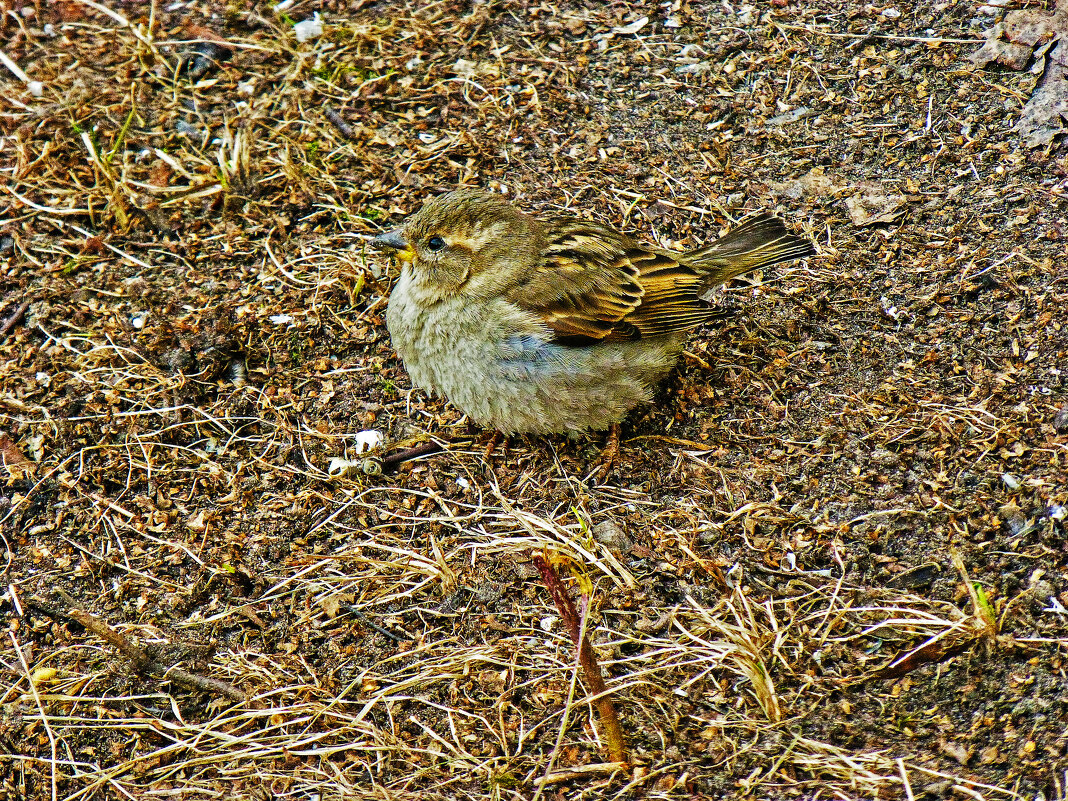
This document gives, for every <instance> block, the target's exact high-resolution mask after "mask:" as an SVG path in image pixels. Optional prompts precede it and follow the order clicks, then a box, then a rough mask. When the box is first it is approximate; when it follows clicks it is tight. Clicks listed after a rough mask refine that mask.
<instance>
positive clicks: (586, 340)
mask: <svg viewBox="0 0 1068 801" xmlns="http://www.w3.org/2000/svg"><path fill="white" fill-rule="evenodd" d="M544 222H545V224H546V229H545V230H546V244H545V249H544V254H543V258H542V260H541V262H540V264H539V265H538V266H537V267H536V268H535V269H534V270H533V271H532V272H531V273H530V275H528V276H527V277H526V279H525V280H524V281H523V282H521V284H520V285H519V286H517V287H515V288H514V289H513V290H512V293H511V296H510V300H512V301H513V302H514V303H516V304H517V305H519V306H522V307H523V308H526V309H528V310H530V311H533V312H535V313H536V314H538V315H539V316H540V317H541V318H542V320H544V321H545V324H546V325H547V326H548V327H549V329H550V330H551V331H552V332H553V333H554V335H555V337H556V339H557V340H559V341H561V342H565V343H567V344H572V345H583V344H593V343H596V342H610V341H619V340H631V339H641V338H643V337H650V336H658V335H663V334H670V333H673V332H680V331H685V330H687V329H689V328H693V327H695V326H697V325H700V324H701V323H703V322H704V321H705V320H707V319H708V317H709V310H708V308H707V307H706V306H705V304H704V303H702V302H701V300H700V299H699V298H698V294H699V293H700V292H701V290H702V289H703V288H704V286H705V285H706V284H707V282H706V280H705V279H704V277H703V276H702V273H701V272H700V271H699V270H697V269H694V268H693V267H689V266H686V265H685V264H681V263H680V262H679V261H678V260H677V259H675V258H674V257H673V256H672V255H671V254H670V253H668V252H666V251H660V250H653V249H650V248H644V247H642V246H641V245H639V244H638V243H637V242H636V241H635V240H633V239H631V238H630V237H628V236H625V235H623V234H620V233H618V232H616V231H613V230H612V229H610V228H605V227H603V226H600V225H597V224H596V223H592V222H589V221H587V220H581V219H577V218H570V217H556V218H550V219H548V220H545V221H544Z"/></svg>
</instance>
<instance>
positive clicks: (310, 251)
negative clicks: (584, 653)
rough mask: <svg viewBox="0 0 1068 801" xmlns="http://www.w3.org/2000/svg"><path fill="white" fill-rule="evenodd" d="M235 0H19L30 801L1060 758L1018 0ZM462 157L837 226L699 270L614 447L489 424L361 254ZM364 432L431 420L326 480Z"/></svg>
mask: <svg viewBox="0 0 1068 801" xmlns="http://www.w3.org/2000/svg"><path fill="white" fill-rule="evenodd" d="M238 5H239V4H222V3H214V2H204V3H198V4H195V5H190V4H172V5H170V6H166V7H164V6H162V5H156V6H147V5H144V6H142V4H133V3H119V2H112V3H106V4H95V3H87V2H81V1H77V2H75V1H71V2H57V3H54V4H48V5H47V6H46V5H43V4H33V3H24V2H21V0H14V2H8V4H7V6H6V7H5V8H4V10H5V12H10V13H5V14H4V15H3V16H2V18H0V41H3V42H4V44H3V51H4V53H5V54H6V55H7V56H8V57H9V58H10V59H11V60H12V61H14V62H15V63H16V65H17V66H18V67H19V68H21V70H22V71H24V73H25V76H26V79H27V80H28V81H29V83H26V82H23V81H22V80H21V79H20V78H19V77H16V76H15V75H14V74H13V73H11V72H10V71H9V70H6V69H5V70H4V72H3V75H0V89H2V92H0V95H2V98H0V135H2V136H3V139H4V148H3V151H2V152H3V156H0V170H2V173H3V175H4V186H3V187H0V296H2V297H0V299H2V303H3V308H2V309H0V316H2V317H3V318H4V320H5V321H6V322H3V323H0V332H2V335H3V337H4V339H3V342H2V344H0V355H2V361H0V412H2V421H3V429H4V433H5V435H6V439H0V454H2V455H3V461H4V464H5V465H6V468H5V469H6V471H7V473H8V476H9V477H8V481H7V483H6V488H5V490H4V493H3V495H2V497H0V504H2V506H0V517H2V528H0V533H2V535H3V538H4V545H5V549H6V554H7V584H8V585H9V587H10V590H9V592H8V595H7V596H6V599H5V602H6V603H7V605H8V609H9V611H10V613H11V618H10V619H11V625H10V632H9V636H8V637H7V638H6V640H5V643H4V645H3V646H2V649H3V653H4V661H5V665H6V669H7V673H6V678H5V679H4V685H3V686H4V704H5V705H4V707H3V719H2V722H0V732H2V734H3V743H4V745H5V750H6V751H7V752H8V753H10V754H15V755H17V758H13V759H10V760H7V761H5V762H4V763H3V764H4V767H3V768H2V770H3V773H4V783H5V789H6V792H8V794H9V795H11V796H12V797H23V798H43V797H48V796H50V795H54V796H55V797H63V798H67V797H78V798H83V797H84V798H88V797H101V798H104V797H119V796H134V797H139V796H142V795H146V794H149V793H160V794H163V793H168V794H170V795H172V796H175V797H180V798H214V797H217V796H218V795H220V794H221V793H226V794H228V795H229V796H231V797H233V798H241V799H245V798H249V799H252V798H266V797H270V796H271V795H272V794H274V795H280V794H283V793H290V794H292V795H294V796H300V797H304V796H307V795H309V794H313V793H317V794H319V797H322V798H351V797H357V796H360V797H362V796H375V797H378V796H382V797H390V798H405V797H420V798H457V797H468V798H489V797H498V798H500V797H524V798H526V797H534V796H535V795H536V794H537V793H538V792H539V789H538V788H539V787H541V788H542V789H541V795H542V797H547V796H555V797H561V798H563V797H568V798H577V797H590V798H603V797H619V798H622V797H630V796H632V795H636V794H640V793H646V794H650V795H656V796H657V797H671V798H688V797H725V798H749V797H754V798H785V797H795V798H815V797H838V798H870V797H876V796H877V797H880V798H892V797H910V798H921V797H925V798H941V797H947V798H950V797H954V798H955V797H969V798H978V797H982V798H988V799H999V798H1028V799H1030V798H1035V797H1045V798H1049V799H1052V798H1058V799H1063V798H1065V797H1066V792H1068V790H1066V784H1068V778H1066V775H1068V774H1066V771H1068V734H1066V731H1068V677H1066V675H1065V658H1066V648H1068V612H1066V611H1065V608H1066V607H1068V548H1066V545H1065V526H1066V522H1065V521H1066V519H1068V512H1066V511H1065V510H1066V508H1068V479H1066V475H1068V392H1066V379H1065V375H1066V371H1068V315H1066V313H1065V308H1066V306H1068V245H1066V242H1068V240H1066V236H1068V213H1066V209H1065V193H1066V190H1068V153H1066V150H1065V145H1064V144H1063V142H1062V140H1061V139H1060V138H1056V137H1055V138H1053V139H1052V140H1051V141H1050V143H1049V144H1048V145H1047V146H1046V147H1045V149H1029V148H1027V147H1025V146H1024V144H1023V143H1022V142H1021V139H1020V135H1019V132H1018V131H1017V130H1016V129H1015V127H1014V126H1016V124H1017V121H1018V119H1019V116H1020V113H1021V109H1022V108H1023V107H1024V105H1025V104H1026V103H1027V101H1028V99H1029V98H1030V97H1031V94H1032V92H1033V91H1034V89H1035V87H1036V84H1037V83H1038V81H1039V76H1038V75H1036V74H1034V73H1033V72H1030V71H1028V70H1027V69H1008V68H1004V67H1002V66H999V65H997V64H990V65H988V66H986V67H985V68H983V69H977V68H976V67H975V66H974V64H973V63H972V62H971V61H970V60H969V55H970V54H972V53H973V52H975V51H976V50H977V49H978V48H979V46H980V45H981V43H982V42H983V40H984V39H985V33H986V31H987V30H988V29H990V28H992V27H993V26H994V25H995V23H996V22H997V21H998V19H999V16H998V15H999V14H1001V13H1003V12H1002V11H999V10H998V9H995V8H986V9H985V10H982V9H981V10H977V8H976V6H975V5H974V4H970V3H953V2H946V3H937V4H900V5H898V6H885V7H876V6H864V7H860V6H857V7H855V8H850V9H849V10H846V11H838V10H833V11H827V10H825V9H821V8H818V7H815V6H813V5H812V4H805V3H801V4H797V3H793V4H791V3H785V2H784V3H780V2H777V0H776V2H774V3H772V4H770V5H767V6H766V5H765V4H753V5H738V4H734V5H730V4H722V3H716V4H711V3H709V4H703V3H690V2H681V3H680V2H675V3H669V4H652V3H650V4H640V3H617V4H602V3H588V4H581V3H571V4H563V5H552V4H548V3H541V4H535V3H528V2H519V1H518V0H516V1H515V2H491V3H470V4H467V3H455V2H441V3H432V4H416V3H388V4H387V3H369V2H356V3H350V4H341V3H331V2H323V3H318V4H315V5H314V6H313V5H311V4H308V3H301V2H298V3H295V4H294V5H292V6H290V7H289V8H287V9H285V10H284V11H282V12H280V13H275V12H274V11H273V10H272V9H271V8H270V7H269V6H266V5H257V6H256V7H254V8H253V9H252V10H248V9H246V8H244V6H241V7H238ZM910 5H915V6H917V7H916V8H910V7H909V6H910ZM1031 7H1032V8H1033V9H1034V10H1037V11H1048V12H1051V13H1052V10H1053V7H1052V5H1051V4H1049V3H1046V4H1045V5H1042V4H1031ZM313 12H319V13H320V15H321V22H322V24H323V32H322V34H321V35H319V36H314V35H312V36H311V37H310V38H309V39H307V40H306V41H303V42H300V41H298V40H297V38H296V35H295V33H294V31H295V28H294V23H295V22H298V21H302V20H305V19H309V18H311V17H312V16H313ZM313 33H314V32H313ZM1062 46H1063V43H1060V44H1057V47H1062ZM1022 66H1024V67H1026V66H1027V62H1026V60H1025V63H1024V64H1023V65H1022ZM34 82H39V83H34ZM459 183H466V184H478V185H482V186H488V187H491V188H494V189H498V190H500V191H505V192H507V193H508V195H509V196H510V197H512V198H514V199H515V200H516V202H517V203H520V204H521V205H522V206H524V207H525V208H528V209H530V210H544V211H550V210H560V209H563V208H567V209H569V210H571V211H574V212H576V213H581V214H584V215H589V216H591V217H595V218H597V219H600V220H602V221H604V222H606V223H610V224H612V225H616V226H619V227H624V228H626V229H628V230H630V231H632V232H634V233H635V234H637V235H639V236H640V237H642V238H643V239H645V240H647V241H650V242H657V243H659V244H662V245H664V246H669V247H678V248H684V247H692V246H698V245H701V244H704V243H707V242H709V241H711V240H712V239H713V238H714V237H715V236H716V235H717V234H719V233H720V232H721V231H722V230H723V229H724V228H725V227H726V226H727V225H728V224H729V221H730V220H732V219H737V218H739V217H741V216H744V214H745V213H746V212H748V211H755V210H774V211H777V212H778V213H780V214H782V215H783V216H784V217H785V218H787V219H788V220H790V221H791V225H793V226H794V227H795V228H796V229H797V230H805V231H807V232H808V233H809V234H810V235H811V236H812V237H813V239H814V240H815V241H817V242H818V244H819V246H820V254H819V256H818V257H816V258H813V259H811V260H809V261H808V262H807V263H805V264H802V265H792V266H788V267H785V268H776V269H775V270H770V271H765V272H764V273H763V274H758V275H755V276H750V277H748V278H746V279H740V280H738V281H736V282H734V283H733V284H732V286H730V287H728V288H727V289H726V290H724V291H722V292H719V293H717V294H716V296H715V297H713V298H712V301H711V302H713V303H714V304H717V306H718V307H719V308H720V310H721V312H722V314H721V315H720V316H719V318H718V319H717V322H716V323H715V324H713V325H710V326H709V327H707V328H706V329H704V330H702V331H700V332H699V333H698V334H697V335H696V336H694V337H693V339H692V340H691V342H690V344H689V346H688V351H687V356H686V358H685V360H684V362H683V364H682V365H680V368H679V369H678V371H677V372H676V373H674V374H673V375H672V377H671V378H670V379H669V380H668V381H667V382H666V384H665V385H664V387H663V388H662V390H661V391H660V393H659V395H658V398H657V401H656V403H655V404H653V405H652V406H650V407H648V408H646V409H642V410H639V411H638V412H636V413H635V414H634V415H633V416H632V417H631V418H630V420H629V421H628V423H627V424H626V426H625V427H624V457H623V458H624V462H623V467H622V468H621V469H620V470H619V471H617V473H616V474H615V475H614V476H611V477H610V478H609V479H607V480H603V481H601V480H598V479H596V478H594V477H593V468H594V466H595V462H596V458H597V454H598V450H599V448H600V446H601V444H602V440H601V438H599V437H581V438H577V439H570V438H567V437H545V438H527V439H516V440H514V441H512V442H511V443H509V444H508V445H507V447H506V448H505V449H504V450H501V449H500V448H499V449H498V453H497V454H496V455H495V456H493V457H492V458H491V459H490V460H489V461H486V460H485V459H484V458H483V457H482V456H481V454H482V451H483V448H484V445H485V438H484V437H482V436H481V435H480V434H478V432H474V433H471V432H469V430H468V428H467V426H466V422H465V421H463V420H461V419H460V415H459V414H458V413H457V412H456V411H455V410H454V409H453V408H451V407H450V406H449V405H448V404H447V403H444V402H443V401H440V400H437V399H432V398H427V397H425V396H424V395H423V394H422V393H420V392H418V391H411V385H410V382H409V381H408V378H407V376H406V375H405V373H404V371H403V369H402V368H401V367H400V365H399V364H398V361H397V360H396V358H395V356H394V354H393V351H392V348H391V347H390V343H389V340H388V336H387V334H386V332H385V328H384V325H383V321H382V318H381V315H382V312H383V310H384V304H385V301H386V299H387V297H388V291H389V284H390V280H391V276H392V273H391V272H390V268H389V266H388V265H387V263H386V262H385V261H384V260H383V259H382V258H381V257H380V256H378V255H376V254H374V253H372V252H370V251H369V250H368V249H367V247H366V236H367V235H369V234H373V233H375V232H377V231H379V230H381V229H382V228H383V227H385V226H386V225H388V224H390V223H393V222H395V221H397V220H400V219H402V218H403V216H404V215H405V214H407V213H410V212H411V211H413V210H414V209H415V208H417V207H418V206H419V205H420V204H421V202H422V201H423V199H425V198H426V197H427V196H428V195H429V194H431V193H433V192H436V191H438V190H439V189H443V188H451V187H453V186H455V185H457V184H459ZM366 429H375V430H378V431H380V432H382V433H383V434H384V435H385V437H386V439H387V449H398V448H403V447H406V446H410V445H413V444H418V443H420V442H423V441H426V440H427V439H428V438H430V437H435V436H436V437H445V436H447V437H449V438H450V439H451V440H452V442H451V444H450V446H449V449H448V452H447V453H445V454H441V455H436V456H432V457H428V458H425V459H422V460H418V461H416V462H413V463H410V464H408V465H407V466H405V467H404V468H403V469H402V470H401V471H400V472H399V473H397V474H395V475H391V476H385V477H382V476H379V477H372V476H365V475H363V474H362V473H360V472H359V471H358V470H357V471H356V472H349V473H346V474H344V475H337V474H335V473H331V471H330V469H329V468H330V464H331V460H332V459H336V458H339V457H340V458H344V459H347V460H349V461H351V462H354V463H357V464H358V463H359V459H360V458H362V456H363V455H362V454H358V453H357V452H356V451H357V448H356V446H355V439H356V434H357V433H358V432H360V431H362V430H366ZM544 552H548V553H551V554H552V555H554V556H555V558H556V560H557V562H558V564H559V565H560V569H561V570H562V572H564V573H565V574H568V575H570V576H572V579H571V581H572V589H573V592H574V593H575V595H576V597H578V596H580V595H582V594H585V595H587V596H588V599H589V607H590V610H591V617H590V620H589V627H590V630H591V631H592V632H593V634H594V638H595V642H596V645H597V650H598V657H599V660H600V662H601V664H602V666H603V667H604V669H605V673H606V677H607V680H608V684H609V686H610V687H611V688H614V690H615V694H616V699H617V705H618V709H619V713H620V716H621V718H622V720H623V725H624V730H625V731H626V732H627V733H628V736H629V743H628V745H629V747H630V749H631V752H632V758H633V760H634V765H633V766H631V767H630V768H629V769H627V770H625V771H619V770H614V769H613V768H612V766H605V765H604V764H603V763H604V760H605V759H606V753H605V751H604V748H603V743H602V742H601V740H600V734H599V729H598V720H597V718H596V715H595V713H594V712H593V707H592V705H591V703H590V701H589V699H588V698H586V695H585V690H584V689H583V684H582V681H581V678H579V680H578V681H575V676H576V673H575V655H574V649H573V647H572V646H571V644H570V638H569V635H568V633H567V632H566V631H565V630H564V629H563V628H562V627H561V625H560V623H559V621H558V620H557V619H556V613H555V611H554V607H553V605H552V603H551V601H550V599H549V597H548V595H547V593H546V591H545V588H544V587H543V586H542V585H541V583H540V579H539V577H538V574H537V571H536V570H535V569H534V567H533V565H532V562H531V554H532V553H544ZM57 587H58V588H61V589H62V590H64V591H65V592H66V593H68V594H69V598H70V601H69V602H68V601H64V600H63V597H62V596H57V594H56V593H55V592H54V590H55V589H56V588H57ZM71 604H73V605H75V606H78V607H80V608H81V609H83V610H85V611H87V612H90V613H92V614H93V615H95V616H96V617H97V618H98V619H99V620H101V621H104V622H105V623H106V624H107V625H108V626H110V627H111V629H112V630H113V631H114V633H115V634H116V636H117V637H119V638H120V639H121V638H126V640H127V641H128V642H130V643H133V644H136V645H138V646H140V647H142V648H144V649H145V650H146V652H147V656H148V657H149V658H150V659H151V660H154V661H155V663H158V664H159V665H163V666H168V665H169V666H180V667H181V668H183V669H185V670H187V671H190V672H191V673H194V674H197V675H200V676H204V677H209V678H212V679H215V680H218V681H221V682H225V683H226V684H227V685H230V686H232V687H233V688H235V689H236V690H237V691H239V692H240V693H243V694H244V695H245V696H246V700H245V701H242V702H237V703H235V702H234V701H233V700H232V698H228V697H226V696H225V695H222V694H219V693H216V692H212V691H211V690H210V689H204V690H201V691H198V690H195V689H189V688H188V687H187V686H185V685H181V684H179V683H175V682H171V681H168V680H167V679H166V678H165V676H161V675H155V676H154V675H151V669H150V668H144V669H145V671H146V672H144V673H142V674H136V673H134V672H132V670H131V662H130V659H129V658H127V657H125V656H123V655H122V652H121V651H120V650H117V648H116V646H115V642H119V641H120V640H116V641H115V642H112V643H111V644H107V643H106V642H105V641H104V640H103V639H101V637H100V636H97V635H95V634H92V633H90V632H89V631H87V630H86V628H85V627H84V626H82V625H80V624H78V623H77V622H76V621H73V620H72V619H70V617H69V616H65V614H64V608H66V609H68V611H69V607H70V605H71ZM145 664H148V663H145ZM142 667H144V665H142ZM31 685H32V688H31ZM565 710H566V712H565ZM562 721H566V725H562ZM550 763H551V764H552V765H553V768H552V772H551V775H550V776H549V777H548V782H542V777H543V776H544V774H545V773H546V770H547V768H548V767H549V765H550Z"/></svg>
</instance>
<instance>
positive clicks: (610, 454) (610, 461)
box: [598, 423, 620, 478]
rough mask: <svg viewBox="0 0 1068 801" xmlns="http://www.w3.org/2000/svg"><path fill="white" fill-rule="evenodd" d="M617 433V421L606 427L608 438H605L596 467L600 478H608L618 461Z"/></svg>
mask: <svg viewBox="0 0 1068 801" xmlns="http://www.w3.org/2000/svg"><path fill="white" fill-rule="evenodd" d="M619 433H620V428H619V423H613V424H612V426H611V427H610V428H609V429H608V439H607V440H605V443H604V449H603V450H602V451H601V458H600V460H599V461H600V467H599V468H598V469H599V471H600V473H601V477H602V478H608V476H610V475H611V474H612V470H613V469H614V468H615V466H616V464H617V463H618V462H619Z"/></svg>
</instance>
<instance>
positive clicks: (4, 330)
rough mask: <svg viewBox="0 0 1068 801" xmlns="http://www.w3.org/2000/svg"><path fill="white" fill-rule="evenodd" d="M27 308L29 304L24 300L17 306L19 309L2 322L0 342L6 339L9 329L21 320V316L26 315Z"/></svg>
mask: <svg viewBox="0 0 1068 801" xmlns="http://www.w3.org/2000/svg"><path fill="white" fill-rule="evenodd" d="M28 308H30V302H29V301H28V300H24V301H22V303H20V304H19V307H18V308H17V309H15V313H14V314H12V315H11V316H10V317H8V318H7V319H6V320H4V323H3V325H0V342H2V341H3V340H5V339H7V335H8V334H10V333H11V329H12V328H14V327H15V326H16V325H18V322H19V320H21V319H22V315H24V314H25V313H26V309H28Z"/></svg>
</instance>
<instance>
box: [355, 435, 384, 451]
mask: <svg viewBox="0 0 1068 801" xmlns="http://www.w3.org/2000/svg"><path fill="white" fill-rule="evenodd" d="M383 439H384V438H383V436H382V432H381V431H375V430H374V429H369V430H367V431H360V432H359V433H358V434H356V453H366V452H367V451H373V450H374V449H375V448H377V447H378V446H379V445H381V444H382V440H383Z"/></svg>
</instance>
